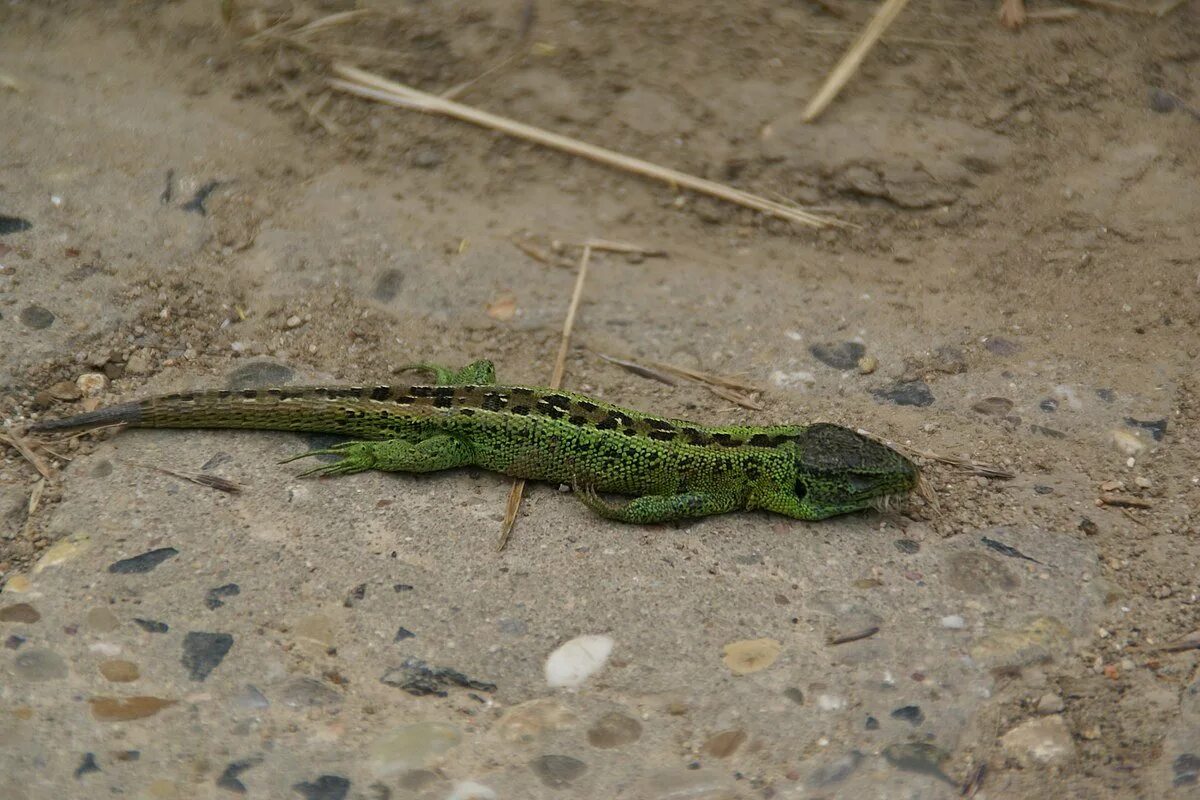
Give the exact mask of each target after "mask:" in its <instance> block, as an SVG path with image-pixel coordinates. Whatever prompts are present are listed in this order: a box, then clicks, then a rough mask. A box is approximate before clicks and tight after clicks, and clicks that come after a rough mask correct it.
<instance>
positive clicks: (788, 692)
mask: <svg viewBox="0 0 1200 800" xmlns="http://www.w3.org/2000/svg"><path fill="white" fill-rule="evenodd" d="M783 696H784V697H786V698H787V699H788V700H791V701H792V702H793V703H795V704H796V705H798V706H802V705H804V692H802V691H800V690H799V689H797V688H796V687H794V686H793V687H791V688H788V689H784V690H783Z"/></svg>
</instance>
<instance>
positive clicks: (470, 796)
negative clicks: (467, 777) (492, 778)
mask: <svg viewBox="0 0 1200 800" xmlns="http://www.w3.org/2000/svg"><path fill="white" fill-rule="evenodd" d="M498 798H499V795H497V794H496V792H495V790H494V789H492V788H491V787H489V786H484V785H483V784H482V783H476V782H475V781H459V782H458V783H456V784H454V788H453V789H452V790H451V791H450V794H448V795H446V800H498Z"/></svg>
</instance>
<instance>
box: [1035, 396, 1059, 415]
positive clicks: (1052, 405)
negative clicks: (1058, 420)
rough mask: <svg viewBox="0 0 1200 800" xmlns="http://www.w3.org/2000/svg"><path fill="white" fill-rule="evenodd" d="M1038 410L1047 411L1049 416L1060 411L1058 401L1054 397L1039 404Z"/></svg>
mask: <svg viewBox="0 0 1200 800" xmlns="http://www.w3.org/2000/svg"><path fill="white" fill-rule="evenodd" d="M1038 408H1040V409H1041V410H1042V411H1045V412H1046V413H1047V414H1053V413H1054V412H1055V411H1058V401H1057V400H1055V399H1054V398H1053V397H1047V398H1046V399H1045V400H1043V401H1042V402H1040V403H1038Z"/></svg>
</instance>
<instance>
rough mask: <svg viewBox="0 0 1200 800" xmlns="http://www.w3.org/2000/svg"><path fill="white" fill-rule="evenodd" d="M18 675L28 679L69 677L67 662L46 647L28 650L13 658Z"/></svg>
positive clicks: (49, 679)
mask: <svg viewBox="0 0 1200 800" xmlns="http://www.w3.org/2000/svg"><path fill="white" fill-rule="evenodd" d="M13 668H14V671H15V672H16V673H17V677H19V678H24V679H25V680H27V681H39V682H40V681H60V680H62V679H64V678H66V677H67V662H66V661H64V660H63V658H62V656H60V655H59V654H58V653H56V652H54V651H53V650H47V649H46V648H44V647H38V648H34V649H32V650H26V651H24V652H23V653H20V654H19V655H18V656H17V657H16V658H15V659H13Z"/></svg>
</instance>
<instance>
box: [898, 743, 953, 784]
mask: <svg viewBox="0 0 1200 800" xmlns="http://www.w3.org/2000/svg"><path fill="white" fill-rule="evenodd" d="M949 757H950V754H949V753H947V752H946V751H945V750H942V749H941V748H939V747H937V746H936V745H932V744H929V743H928V742H896V743H894V744H889V745H888V746H887V747H885V748H883V758H884V760H886V761H887V762H888V763H889V764H891V765H892V766H893V767H896V768H897V769H902V770H904V771H905V772H914V773H916V774H918V775H932V776H933V777H935V778H940V779H941V780H943V781H945V782H946V783H948V784H950V785H951V786H953V787H955V788H956V789H957V788H958V784H957V783H955V782H954V781H953V780H951V779H950V777H949V776H948V775H946V773H945V772H943V771H942V766H941V765H942V762H943V761H945V760H946V759H947V758H949Z"/></svg>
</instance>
